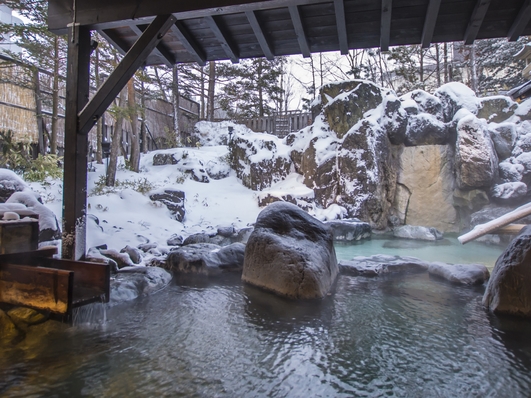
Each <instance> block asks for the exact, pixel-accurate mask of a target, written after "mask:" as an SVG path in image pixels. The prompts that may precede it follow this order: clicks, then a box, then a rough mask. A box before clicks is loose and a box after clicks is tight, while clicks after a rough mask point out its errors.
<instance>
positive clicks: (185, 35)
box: [171, 21, 206, 66]
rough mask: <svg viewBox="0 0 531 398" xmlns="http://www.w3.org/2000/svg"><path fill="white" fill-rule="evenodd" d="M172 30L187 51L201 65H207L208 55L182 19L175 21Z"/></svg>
mask: <svg viewBox="0 0 531 398" xmlns="http://www.w3.org/2000/svg"><path fill="white" fill-rule="evenodd" d="M171 32H172V33H173V34H174V35H175V36H177V38H178V39H179V41H180V42H181V43H182V45H183V46H184V48H186V51H188V52H189V53H190V54H192V56H193V57H194V59H195V62H197V63H198V64H199V65H200V66H205V65H206V55H205V52H204V51H203V49H202V48H201V47H200V46H199V44H197V42H196V41H195V39H194V37H193V36H192V35H191V34H190V32H189V31H188V29H186V27H185V26H184V24H183V23H182V22H181V21H175V23H174V24H173V25H172V27H171Z"/></svg>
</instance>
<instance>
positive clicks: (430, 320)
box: [0, 274, 531, 398]
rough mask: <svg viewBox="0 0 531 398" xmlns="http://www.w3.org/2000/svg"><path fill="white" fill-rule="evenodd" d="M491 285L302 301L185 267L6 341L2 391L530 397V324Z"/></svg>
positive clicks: (360, 290) (414, 282)
mask: <svg viewBox="0 0 531 398" xmlns="http://www.w3.org/2000/svg"><path fill="white" fill-rule="evenodd" d="M483 290H484V287H482V286H481V287H472V288H471V287H460V286H453V285H450V284H449V283H446V282H444V281H441V280H438V279H431V278H430V277H429V275H428V274H413V275H411V274H410V275H396V274H395V275H386V276H381V277H378V278H364V277H352V276H346V275H341V276H340V277H339V278H338V281H337V283H336V285H335V288H334V290H333V292H332V294H331V295H330V296H328V297H326V298H325V299H324V300H320V301H304V302H293V301H289V300H284V299H281V298H278V297H276V296H274V295H271V294H268V293H265V292H262V291H260V290H258V289H255V288H252V287H249V286H245V285H242V284H241V282H240V280H239V277H238V276H237V275H233V274H228V275H225V276H223V277H222V278H221V279H216V280H215V281H214V280H211V281H205V280H204V279H197V278H190V277H187V278H184V277H178V278H175V279H174V280H173V281H172V283H171V285H170V286H168V287H167V288H166V289H164V290H163V291H161V292H159V293H157V294H154V295H152V296H148V297H143V298H140V299H138V300H135V301H133V302H129V303H127V304H124V305H120V306H116V307H113V308H110V309H109V310H108V311H107V314H106V317H107V322H106V323H105V324H103V325H101V324H100V325H98V324H96V325H94V324H93V325H81V326H74V327H63V328H62V330H58V329H55V328H49V327H46V331H47V334H46V335H45V336H41V335H40V337H38V336H37V335H36V334H30V335H28V337H27V338H26V340H25V341H23V342H22V343H20V344H19V345H18V346H16V347H15V348H11V349H5V348H4V349H0V396H2V397H4V396H6V397H43V396H46V397H48V396H49V397H78V396H91V397H166V396H167V397H179V396H182V397H304V398H309V397H358V396H359V397H368V396H370V397H379V396H396V397H511V398H513V397H528V396H529V392H530V391H531V321H525V320H521V319H514V318H498V317H496V316H492V315H489V314H487V313H486V312H485V311H484V309H483V308H482V306H481V296H482V293H483ZM49 323H50V322H48V323H46V324H44V325H47V324H49ZM41 327H43V326H41ZM40 333H42V331H41V332H40Z"/></svg>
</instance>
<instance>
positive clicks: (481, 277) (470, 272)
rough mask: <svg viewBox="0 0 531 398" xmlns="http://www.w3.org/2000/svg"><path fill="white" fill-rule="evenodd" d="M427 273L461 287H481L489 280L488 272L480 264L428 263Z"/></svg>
mask: <svg viewBox="0 0 531 398" xmlns="http://www.w3.org/2000/svg"><path fill="white" fill-rule="evenodd" d="M428 272H429V273H430V274H431V275H436V276H438V277H441V278H444V279H446V280H448V281H450V282H452V283H456V284H461V285H481V284H483V283H484V282H485V281H487V280H488V279H489V270H488V269H487V267H485V266H484V265H482V264H447V263H441V262H434V263H430V264H429V266H428Z"/></svg>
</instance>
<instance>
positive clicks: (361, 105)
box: [231, 80, 531, 232]
mask: <svg viewBox="0 0 531 398" xmlns="http://www.w3.org/2000/svg"><path fill="white" fill-rule="evenodd" d="M312 114H313V116H314V123H313V125H311V126H309V127H307V128H305V129H303V130H301V131H300V132H298V133H292V134H290V135H288V136H287V137H286V138H285V139H284V140H283V141H280V140H279V141H274V140H272V138H271V137H270V136H267V135H260V134H257V135H253V136H252V138H249V137H247V138H242V137H239V136H238V137H236V138H237V139H236V141H234V142H233V144H232V145H231V159H232V161H233V168H234V169H235V170H236V172H237V175H238V176H239V177H240V178H241V179H242V182H243V183H244V185H246V186H247V187H249V188H251V189H256V190H263V189H267V188H269V187H270V186H271V185H273V184H274V183H275V182H277V181H280V180H283V179H285V178H286V177H287V175H288V174H289V173H291V172H293V171H295V172H296V173H298V174H300V175H301V176H302V180H303V181H304V185H306V187H307V188H310V189H312V190H313V191H314V200H315V206H317V207H320V208H322V209H327V208H329V207H330V206H332V205H334V206H340V207H341V208H343V209H344V212H342V214H346V215H347V216H348V217H351V218H352V217H356V218H359V219H360V220H362V221H364V222H368V223H369V224H370V225H371V227H372V228H375V229H385V228H388V227H390V226H396V225H400V224H410V225H418V226H429V227H435V228H437V229H439V230H441V231H443V232H457V231H460V230H462V229H464V228H467V227H468V226H469V221H470V219H471V215H472V214H473V213H474V212H476V211H478V210H480V209H481V208H482V207H484V206H486V205H488V204H491V205H499V206H506V205H511V206H514V205H518V204H520V203H522V202H525V201H528V200H529V199H530V194H528V189H527V187H528V185H529V184H530V183H531V122H530V121H529V120H530V119H531V99H529V100H528V101H526V102H524V103H522V104H517V103H515V102H514V101H512V100H511V99H510V98H508V97H504V96H495V97H488V98H478V97H476V95H475V94H474V92H473V91H472V90H470V89H469V88H468V87H466V86H464V85H463V84H460V83H449V84H445V85H443V86H441V87H440V88H439V89H437V90H436V91H435V93H434V94H433V95H432V94H430V93H427V92H425V91H422V90H415V91H413V92H411V93H409V94H406V95H404V96H402V97H398V96H397V95H396V94H395V93H394V92H393V91H392V90H388V89H383V88H381V87H378V86H377V85H375V84H374V83H371V82H368V81H361V80H353V81H347V82H340V83H334V84H328V85H325V86H324V87H322V89H321V92H320V95H319V97H318V101H317V102H316V103H314V104H313V108H312ZM265 149H270V155H268V156H264V150H265ZM253 158H256V159H258V160H259V162H257V161H254V160H253Z"/></svg>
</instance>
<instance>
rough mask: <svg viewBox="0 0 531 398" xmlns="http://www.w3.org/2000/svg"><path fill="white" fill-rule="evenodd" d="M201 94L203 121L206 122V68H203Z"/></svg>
mask: <svg viewBox="0 0 531 398" xmlns="http://www.w3.org/2000/svg"><path fill="white" fill-rule="evenodd" d="M200 84H201V93H200V95H199V100H200V102H201V120H205V68H204V67H203V66H202V67H201V82H200Z"/></svg>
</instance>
